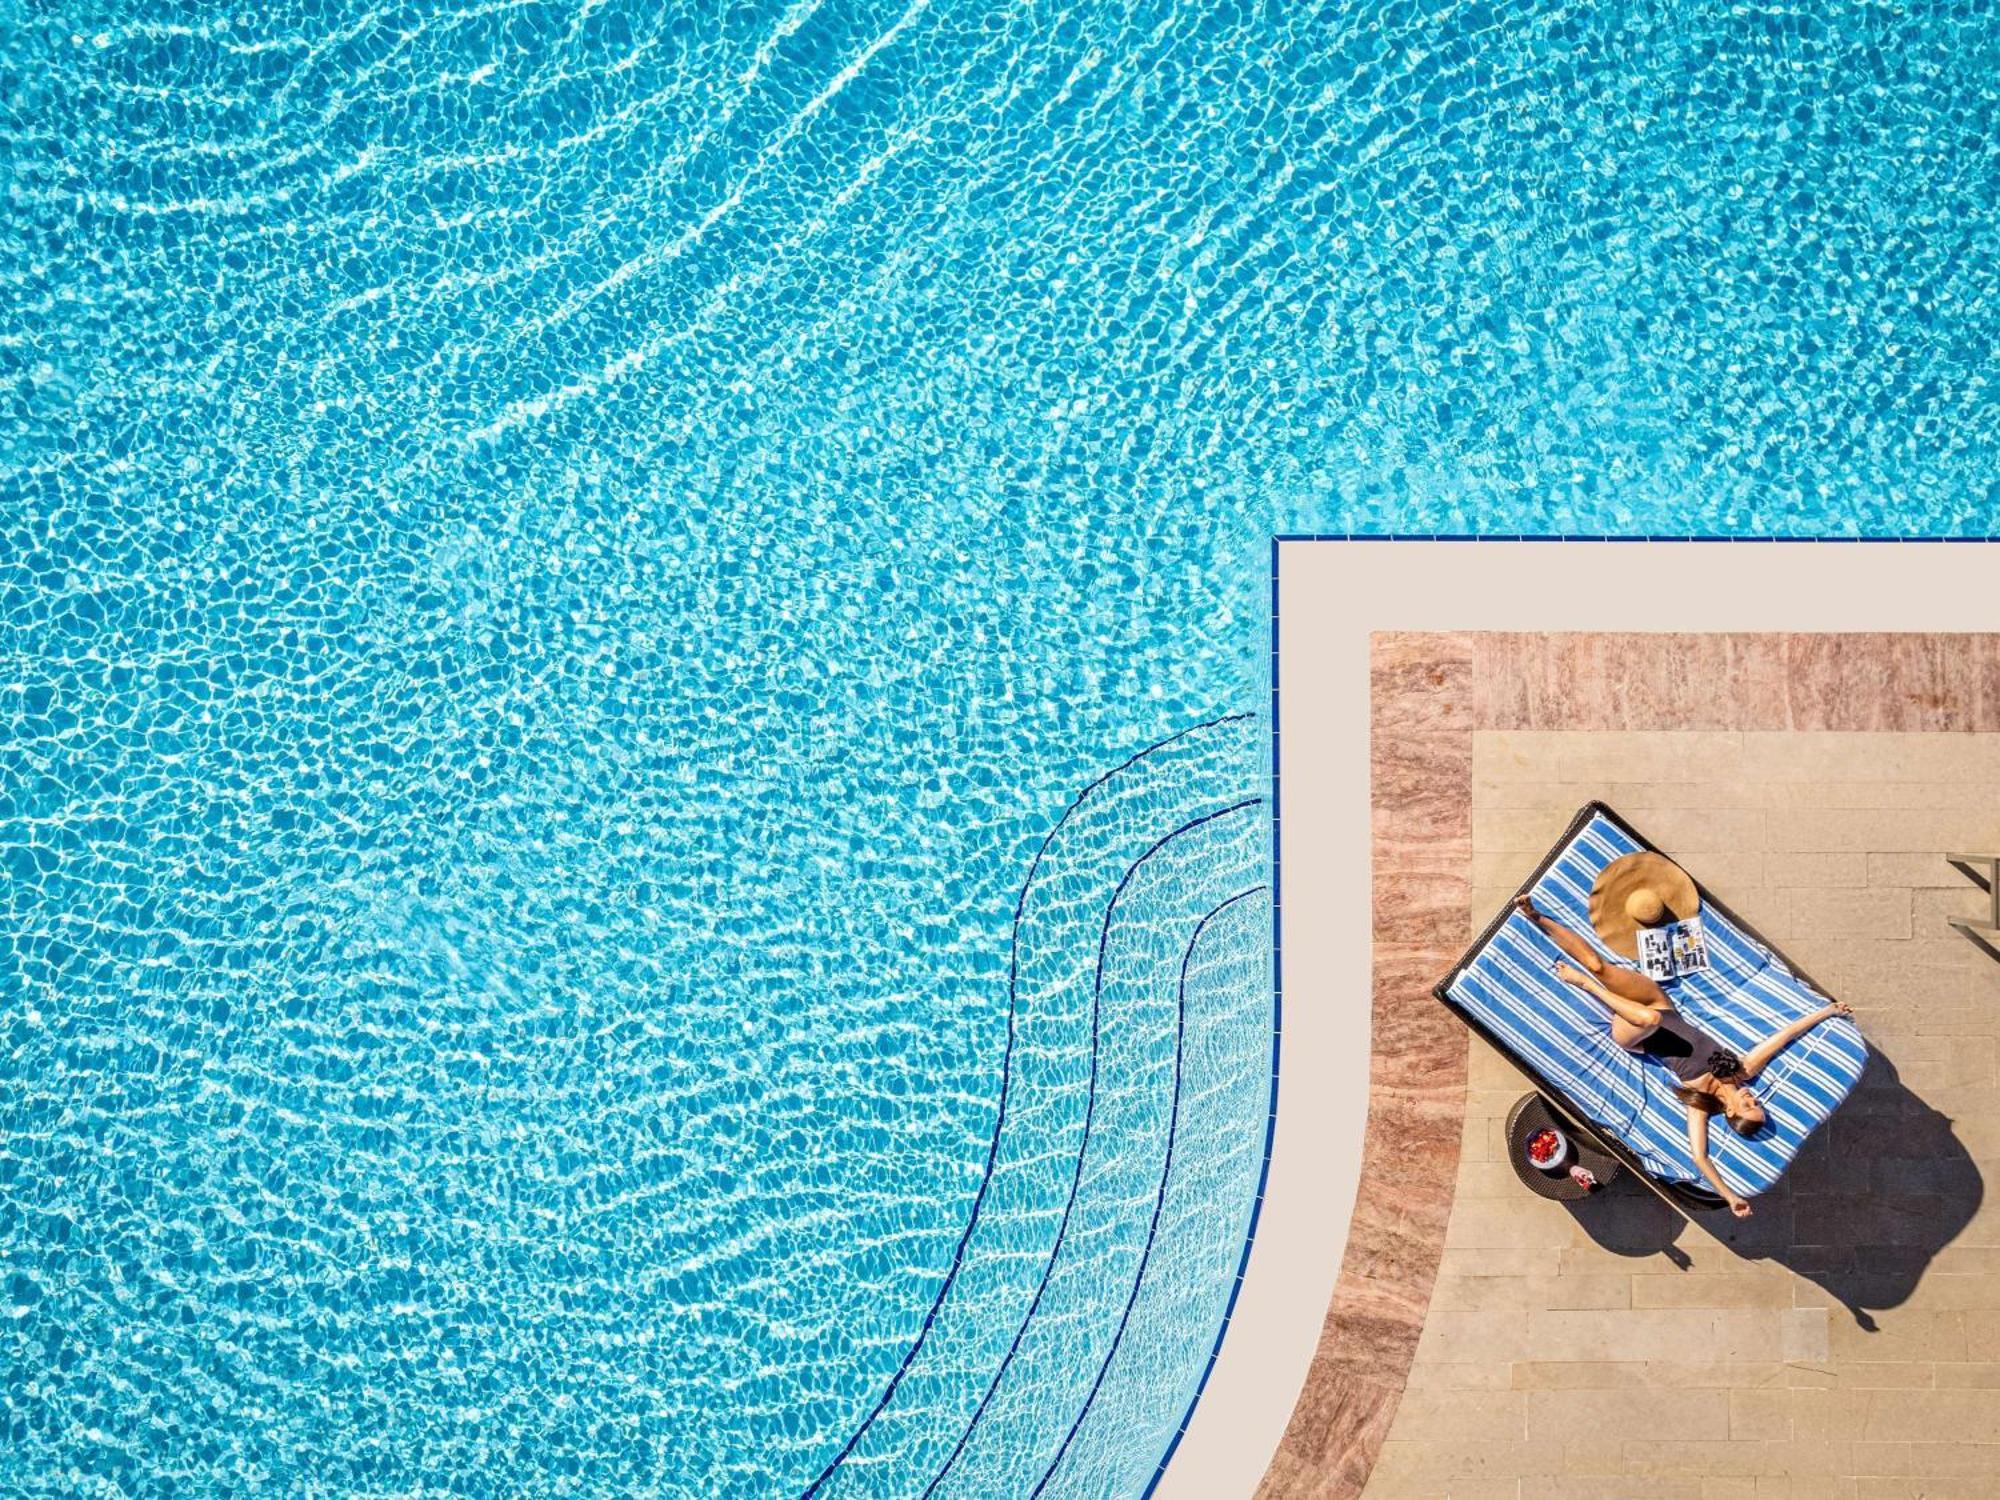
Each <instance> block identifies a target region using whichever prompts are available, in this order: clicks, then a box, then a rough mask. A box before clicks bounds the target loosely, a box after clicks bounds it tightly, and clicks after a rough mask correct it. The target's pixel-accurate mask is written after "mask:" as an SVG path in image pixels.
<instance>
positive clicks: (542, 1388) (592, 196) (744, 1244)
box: [0, 0, 2000, 1496]
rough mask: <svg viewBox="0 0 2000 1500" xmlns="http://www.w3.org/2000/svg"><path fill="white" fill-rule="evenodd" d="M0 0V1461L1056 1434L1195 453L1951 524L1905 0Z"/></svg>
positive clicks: (1137, 1352) (1180, 990)
mask: <svg viewBox="0 0 2000 1500" xmlns="http://www.w3.org/2000/svg"><path fill="white" fill-rule="evenodd" d="M4 12H5V13H4V18H3V19H0V126H4V130H3V131H0V170H3V171H4V183H5V202H6V211H5V219H4V225H0V285H4V288H5V296H4V297H0V375H4V377H5V386H4V390H5V403H6V404H5V413H6V415H5V419H4V422H0V445H4V447H3V448H0V857H4V860H5V872H4V876H5V878H4V880H0V1247H4V1277H5V1279H4V1285H0V1293H4V1295H0V1377H4V1379H0V1402H4V1407H3V1408H0V1411H3V1412H4V1420H5V1424H6V1429H7V1431H6V1438H7V1441H6V1442H5V1444H4V1445H0V1488H5V1489H6V1490H8V1491H9V1492H11V1493H50V1494H54V1493H62V1494H74V1493H105V1494H111V1493H125V1492H135V1491H136V1492H147V1493H193V1492H207V1491H215V1490H229V1489H252V1488H258V1489H268V1490H271V1491H274V1492H281V1493H310V1492H314V1491H324V1492H328V1493H336V1492H338V1493H348V1492H382V1493H387V1492H398V1493H402V1492H410V1491H414V1490H418V1489H423V1488H426V1487H428V1488H429V1489H431V1490H435V1491H440V1492H442V1491H454V1492H467V1493H473V1492H487V1491H502V1490H511V1491H524V1490H525V1491H532V1492H540V1493H559V1492H598V1493H607V1494H609V1493H616V1494H627V1493H656V1494H664V1495H672V1496H708V1495H717V1494H728V1495H744V1496H765V1495H778V1496H787V1495H799V1494H803V1493H805V1492H806V1491H807V1490H808V1489H811V1488H813V1487H815V1486H817V1492H819V1493H826V1494H840V1495H849V1494H852V1495H878V1494H879V1495H895V1496H917V1495H923V1494H926V1493H935V1494H938V1495H941V1496H988V1495H993V1496H998V1495H1006V1496H1013V1495H1028V1494H1032V1493H1034V1492H1035V1491H1036V1490H1037V1488H1038V1487H1039V1488H1040V1490H1041V1492H1043V1493H1048V1494H1052V1495H1053V1494H1061V1495H1087V1494H1089V1495H1094V1494H1133V1493H1137V1492H1138V1491H1139V1490H1141V1489H1143V1487H1144V1484H1145V1483H1146V1481H1147V1479H1148V1478H1149V1476H1150V1475H1151V1473H1152V1470H1153V1466H1154V1465H1155V1464H1156V1463H1157V1461H1158V1458H1159V1455H1160V1453H1161V1451H1162V1450H1163V1449H1164V1447H1165V1445H1166V1442H1167V1440H1168V1438H1169V1437H1170V1436H1171V1434H1172V1432H1173V1430H1174V1427H1175V1425H1176V1424H1177V1423H1178V1421H1179V1420H1180V1417H1181V1415H1182V1413H1183V1412H1184V1410H1185V1409H1186V1404H1187V1401H1188V1399H1189V1396H1190V1395H1191V1394H1192V1391H1193V1389H1194V1384H1195V1382H1196V1380H1197V1379H1198V1378H1199V1376H1200V1372H1201V1369H1202V1366H1203V1363H1204V1362H1205V1360H1206V1358H1207V1356H1208V1352H1209V1350H1210V1348H1211V1347H1212V1345H1213V1342H1214V1338H1215V1335H1216V1331H1217V1327H1218V1324H1219V1322H1220V1319H1221V1315H1222V1310H1223V1305H1224V1302H1225V1299H1226V1296H1227V1289H1228V1284H1229V1280H1230V1277H1231V1275H1232V1273H1233V1271H1234V1268H1235V1261H1236V1257H1237V1256H1238V1255H1239V1254H1240V1252H1241V1246H1242V1239H1243V1234H1244V1230H1245V1227H1246V1224H1247V1221H1248V1216H1249V1208H1250V1202H1251V1199H1252V1196H1253V1193H1254V1188H1255V1183H1256V1177H1257V1169H1258V1163H1259V1160H1260V1156H1261V1152H1262V1149H1263V1140H1262V1136H1263V1120H1264V1112H1265V1104H1266V1094H1267V1088H1268V1069H1269V1062H1270V1042H1271V1036H1270V1007H1269V975H1268V968H1267V965H1266V962H1265V958H1264V953H1265V946H1266V937H1267V934H1268V912H1269V909H1268V904H1267V903H1268V892H1267V891H1265V890H1264V889H1262V887H1263V885H1264V882H1265V880H1266V879H1267V875H1266V871H1265V851H1264V842H1263V834H1262V832H1261V830H1262V827H1263V822H1262V819H1263V816H1264V811H1265V810H1264V809H1263V808H1262V807H1261V806H1260V805H1257V804H1254V803H1251V802H1250V800H1249V799H1252V798H1255V797H1256V796H1257V795H1258V793H1259V791H1260V790H1261V785H1262V776H1261V771H1262V764H1263V750H1262V746H1263V744H1264V731H1265V727H1264V726H1263V725H1262V724H1261V723H1259V722H1258V721H1256V720H1253V719H1247V718H1235V717H1228V716H1229V715H1232V714H1234V713H1236V712H1239V711H1247V710H1250V709H1254V708H1255V707H1257V706H1258V703H1259V699H1260V685H1261V670H1262V666H1261V662H1262V652H1263V644H1264V636H1263V623H1262V622H1263V613H1262V612H1263V590H1264V581H1263V575H1264V561H1265V552H1264V544H1265V539H1266V538H1267V536H1268V534H1269V533H1270V532H1272V531H1273V530H1278V529H1322V530H1326V529H1356V530H1376V529H1387V528H1401V529H1418V530H1423V529H1435V530H1450V531H1471V530H1498V531H1521V530H1531V531H1540V530H1557V529H1565V530H1578V529H1583V530H1621V529H1630V528H1638V527H1643V528H1647V529H1651V530H1666V531H1680V530H1705V531H1729V532H1757V531H1829V532H1851V531H1854V530H1857V529H1865V528H1870V527H1888V528H1892V529H1897V530H1917V531H1925V532H1960V531H1978V530H1984V529H1985V528H1986V526H1987V525H1988V513H1989V510H1990V508H1991V505H1992V500H1993V486H1994V482H1995V481H1994V479H1993V475H1994V474H1995V473H1996V471H2000V466H1996V462H1995V460H1996V457H1997V456H2000V454H1996V447H2000V444H1996V433H2000V426H1996V422H1995V420H1994V411H1993V392H1992V385H1991V382H1992V375H1991V367H1990V361H1991V357H1992V350H1993V348H1994V344H1995V336H1996V332H2000V320H1996V316H1995V305H1994V300H1995V292H1994V288H1995V286H1996V285H1997V284H2000V280H1996V276H1995V271H1996V269H2000V268H1996V257H1995V253H1994V251H1995V228H1994V218H1993V210H1994V200H1995V197H1996V191H1997V190H2000V189H1997V188H1996V185H2000V162H1996V147H1995V141H1996V139H2000V136H1996V130H1995V124H1996V121H1995V118H1994V116H1995V102H1996V98H1997V97H2000V85H1996V82H1995V80H1996V78H2000V57H1996V55H1995V53H1996V36H2000V30H1996V28H1995V26H1994V24H1993V17H1992V15H1991V12H1990V8H1988V7H1985V6H1983V5H1978V4H1973V3H1969V0H1949V3H1942V4H1910V5H1902V6H1887V5H1855V6H1840V7H1833V8H1825V9H1822V10H1820V11H1817V12H1815V13H1812V14H1807V13H1805V12H1804V11H1801V10H1794V9H1791V8H1785V7H1778V6H1761V5H1741V6H1733V7H1723V6H1695V7H1688V6H1657V7H1631V6H1589V5H1582V4H1575V3H1566V4H1533V5H1526V6H1512V7H1488V6H1485V5H1482V4H1475V3H1462V4H1442V5H1418V4H1397V5H1363V6H1331V5H1328V6H1314V5H1311V4H1299V5H1270V6H1263V7H1247V6H1218V7H1213V8H1205V7H1199V6H1194V5H1166V6H1157V5H1146V4H1135V5H1128V6H1099V5H1085V4H1072V3H1064V4H1059V5H1033V4H1019V5H978V4H974V5H959V4H951V5H946V4H930V5H926V4H924V3H922V0H916V3H912V4H908V5H903V4H900V3H891V4H888V5H873V4H861V3H832V0H828V3H824V4H816V3H813V0H803V3H800V4H796V5H793V6H790V7H784V6H754V5H753V6H730V7H700V8H695V9H684V10H673V9H667V10H662V9H660V8H658V7H654V6H646V5H637V4H627V3H623V0H606V3H601V4H599V3H588V0H584V3H566V4H559V5H557V4H535V3H525V0H524V3H504V4H489V5H481V6H477V7H466V8H453V7H450V6H432V5H426V4H411V5H384V6H368V5H327V6H301V5H296V4H274V5H269V6H231V5H228V4H186V5H135V6H127V7H119V6H114V5H103V6H99V5H88V4H77V5H64V4H24V3H21V0H11V3H6V4H5V5H4ZM1192 726H1203V727H1200V728H1198V729H1197V728H1193V727H1192ZM1181 731H1187V733H1186V734H1185V735H1182V737H1181V738H1178V739H1175V740H1173V741H1172V742H1171V743H1170V744H1167V745H1164V746H1162V747H1161V748H1160V749H1158V750H1157V751H1154V752H1152V753H1150V754H1145V755H1140V756H1139V757H1138V758H1137V759H1135V760H1131V761H1130V763H1129V764H1127V763H1126V762H1127V759H1128V757H1132V756H1134V755H1136V754H1137V753H1138V752H1140V751H1141V750H1142V749H1143V748H1144V747H1146V746H1148V745H1151V744H1154V743H1155V742H1157V741H1161V740H1163V739H1165V738H1167V737H1168V736H1172V735H1176V734H1179V733H1180V732H1181ZM1113 768H1120V769H1118V770H1116V771H1115V772H1113ZM1106 772H1113V774H1112V775H1110V776H1109V777H1107V778H1106V779H1104V780H1103V781H1101V782H1098V781H1097V778H1099V777H1102V776H1104V775H1105V773H1106ZM1094 783H1095V784H1094ZM1093 784H1094V785H1093ZM1086 788H1092V790H1091V791H1090V792H1089V793H1088V794H1087V795H1083V796H1079V794H1080V793H1084V791H1085V789H1086ZM1308 1313H1309V1314H1310V1310H1308Z"/></svg>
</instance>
